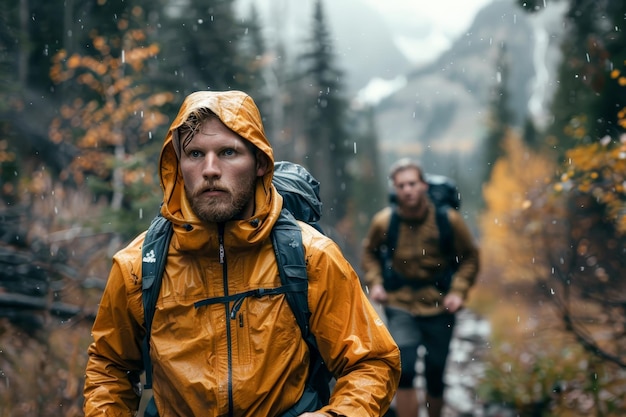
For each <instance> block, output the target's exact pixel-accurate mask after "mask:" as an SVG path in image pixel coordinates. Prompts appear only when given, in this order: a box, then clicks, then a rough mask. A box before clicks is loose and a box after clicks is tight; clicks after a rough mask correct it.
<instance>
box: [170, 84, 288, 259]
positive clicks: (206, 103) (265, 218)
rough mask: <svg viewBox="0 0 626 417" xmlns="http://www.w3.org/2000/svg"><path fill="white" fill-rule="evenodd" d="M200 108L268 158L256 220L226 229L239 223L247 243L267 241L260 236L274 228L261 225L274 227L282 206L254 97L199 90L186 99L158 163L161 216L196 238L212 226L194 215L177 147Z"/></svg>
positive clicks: (257, 195)
mask: <svg viewBox="0 0 626 417" xmlns="http://www.w3.org/2000/svg"><path fill="white" fill-rule="evenodd" d="M200 108H207V109H209V110H211V111H212V112H213V113H215V115H217V117H218V118H219V119H220V120H221V121H222V123H224V124H225V125H226V126H227V127H228V128H229V129H231V130H232V131H233V132H235V133H237V134H238V135H239V136H241V138H243V139H244V140H247V141H249V142H250V143H252V144H253V145H254V146H256V147H257V148H258V149H259V150H260V151H261V152H262V153H264V154H265V156H266V157H267V160H268V170H267V172H266V173H265V175H264V176H263V177H262V178H259V179H258V180H257V185H256V193H255V210H254V215H253V217H252V218H251V219H244V220H241V221H232V222H228V223H227V224H228V226H227V228H232V227H234V225H232V224H231V223H237V226H238V227H239V228H240V229H243V230H244V233H247V236H239V237H240V238H244V239H245V240H246V241H248V242H252V241H257V240H258V239H261V238H264V237H265V233H261V234H260V230H261V229H271V226H270V227H269V228H260V227H259V225H261V224H263V223H268V222H269V223H270V224H271V225H273V223H274V222H275V220H276V218H277V217H278V214H279V212H280V208H281V207H282V198H281V196H280V195H279V194H278V193H277V192H276V191H275V189H274V187H273V185H272V176H273V171H274V153H273V150H272V147H271V145H270V143H269V141H268V140H267V138H266V136H265V132H264V129H263V122H262V120H261V115H260V113H259V110H258V108H257V106H256V104H255V103H254V101H253V100H252V97H250V96H249V95H248V94H246V93H244V92H241V91H197V92H195V93H192V94H190V95H189V96H187V97H186V98H185V100H184V102H183V104H182V105H181V107H180V110H179V111H178V115H177V116H176V118H175V119H174V121H173V122H172V124H171V125H170V128H169V130H168V132H167V135H166V137H165V142H164V143H163V147H162V149H161V156H160V160H159V176H160V183H161V189H162V190H163V204H162V206H161V214H162V215H163V216H164V217H165V218H167V219H168V220H170V221H171V222H172V223H173V224H174V227H175V228H174V230H175V231H176V229H177V227H176V226H179V227H183V228H184V229H185V230H186V231H187V232H191V231H192V230H193V231H195V233H193V234H195V235H202V234H204V235H206V233H202V230H204V231H206V228H207V226H209V225H205V224H203V223H202V221H200V219H198V217H197V216H196V215H195V214H194V213H193V211H192V210H191V206H190V204H189V202H188V201H187V198H186V196H185V185H184V181H183V176H182V173H181V171H180V164H179V158H178V155H177V151H176V149H175V146H176V145H177V144H178V128H179V127H180V126H181V125H182V124H183V123H184V122H185V121H186V120H187V118H188V117H189V115H190V114H191V112H192V111H195V110H197V109H200ZM227 232H228V230H227ZM267 233H269V230H268V231H267ZM198 239H199V236H196V237H195V238H194V239H193V240H194V241H196V242H195V243H192V242H187V243H188V244H190V246H191V247H189V249H194V247H195V248H196V249H197V248H198V247H199V246H202V243H201V241H202V240H205V239H200V240H198ZM184 246H187V245H184Z"/></svg>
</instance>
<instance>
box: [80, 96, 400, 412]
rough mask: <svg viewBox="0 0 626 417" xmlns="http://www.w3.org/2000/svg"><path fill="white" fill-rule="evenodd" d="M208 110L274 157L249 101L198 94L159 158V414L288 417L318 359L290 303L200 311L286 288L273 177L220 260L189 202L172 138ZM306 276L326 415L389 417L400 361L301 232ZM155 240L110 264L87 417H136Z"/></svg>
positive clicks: (318, 246)
mask: <svg viewBox="0 0 626 417" xmlns="http://www.w3.org/2000/svg"><path fill="white" fill-rule="evenodd" d="M200 107H206V108H209V109H211V110H212V111H213V112H214V113H215V114H217V116H218V117H219V118H220V119H221V120H222V122H223V123H224V124H226V126H228V127H229V128H230V129H231V130H233V131H234V132H236V133H238V134H239V135H240V136H241V137H242V138H244V139H246V140H249V141H250V142H252V143H253V144H254V145H255V146H256V147H257V148H258V149H260V150H261V151H262V152H264V153H265V154H266V155H267V157H268V159H269V160H270V162H271V163H270V167H272V166H273V163H274V158H273V152H272V148H271V146H270V144H269V142H268V140H267V139H266V137H265V134H264V131H263V126H262V122H261V117H260V115H259V112H258V110H257V108H256V106H255V104H254V102H253V101H252V99H251V98H250V97H249V96H247V95H246V94H244V93H242V92H237V91H230V92H208V91H203V92H196V93H193V94H191V95H190V96H189V97H187V99H186V100H185V101H184V103H183V105H182V107H181V109H180V111H179V113H178V115H177V117H176V119H175V120H174V122H173V123H172V125H171V126H170V130H169V133H168V134H167V136H166V138H165V143H164V144H163V149H162V151H161V159H160V164H159V168H160V179H161V187H162V189H163V191H164V197H163V206H162V208H161V213H162V215H163V216H164V217H166V218H167V219H168V220H170V221H171V222H172V223H173V226H174V235H173V237H172V241H171V243H170V248H169V253H168V258H167V259H168V262H167V266H166V270H165V274H164V276H163V283H162V287H161V293H160V296H159V299H158V301H157V305H156V312H155V315H154V321H153V324H152V334H151V339H150V340H151V342H150V354H151V359H152V363H153V379H154V382H153V393H154V398H155V401H156V405H157V408H158V410H159V415H160V416H161V417H169V416H181V417H191V416H202V417H211V416H228V415H231V416H255V417H269V416H279V415H281V414H282V413H283V412H284V411H285V410H287V409H289V408H290V407H291V406H292V405H293V404H294V403H295V402H296V401H297V400H298V399H299V397H300V396H301V394H302V392H303V389H304V384H305V381H306V379H307V374H308V364H309V351H308V348H307V345H306V343H305V342H304V340H303V339H302V337H301V334H300V329H299V327H298V324H297V323H296V320H295V317H294V315H293V313H292V311H291V309H290V307H289V305H288V303H287V301H286V299H285V297H284V295H273V296H266V297H259V298H256V297H250V298H246V299H245V301H244V303H243V305H242V307H241V309H240V310H239V312H238V314H237V316H236V317H235V318H230V317H229V310H230V309H231V308H232V306H225V305H224V304H223V303H222V304H214V305H207V306H203V307H200V308H196V307H194V302H196V301H199V300H204V299H207V298H211V297H219V296H223V295H225V294H227V293H228V294H235V293H241V292H244V291H247V290H250V289H255V288H274V287H279V286H280V285H281V283H280V278H279V275H278V269H277V265H276V262H275V255H274V251H273V248H272V243H271V239H270V231H271V229H272V226H273V224H274V223H275V222H276V219H277V218H278V216H279V212H280V209H281V207H282V197H281V196H280V195H279V194H278V193H277V191H276V190H275V188H274V186H273V185H272V174H273V172H272V169H270V170H268V173H267V174H266V175H265V176H264V177H263V178H260V179H259V180H258V181H257V186H256V201H255V203H256V204H255V212H254V215H253V216H252V217H251V218H249V219H245V220H233V221H230V222H227V223H226V224H225V229H224V233H223V245H222V247H223V249H224V252H223V258H222V259H223V263H220V242H219V241H218V225H217V224H204V223H202V222H201V221H200V220H199V219H198V218H197V217H196V215H195V214H194V213H193V211H192V210H191V208H190V204H189V202H188V201H187V199H186V197H185V192H184V183H183V178H182V175H181V172H180V168H179V164H178V158H177V156H176V153H175V151H174V146H173V142H172V137H173V133H174V132H175V130H176V129H177V128H178V127H179V126H180V125H181V124H182V123H183V121H184V120H185V119H186V118H187V116H188V115H189V113H190V111H191V110H192V109H197V108H200ZM301 225H302V238H303V246H304V248H305V253H306V262H307V272H308V277H309V292H308V297H309V308H310V311H311V312H312V316H311V318H310V327H311V331H312V332H313V334H314V335H315V337H316V339H317V342H318V345H319V349H320V353H321V355H322V357H323V358H324V360H325V362H326V364H327V366H328V367H329V369H330V370H331V371H332V373H333V374H334V375H335V376H336V378H337V381H336V385H335V386H334V390H333V392H332V394H331V399H330V404H329V405H328V406H326V407H324V408H323V409H322V410H321V412H322V413H324V415H327V416H350V417H359V416H379V415H382V414H383V413H384V412H385V411H386V410H387V408H388V406H389V404H390V402H391V399H392V398H393V395H394V393H395V389H396V386H397V384H398V379H399V375H400V358H399V351H398V349H397V347H396V345H395V343H394V341H393V339H392V338H391V336H390V335H389V333H388V331H387V329H386V328H385V326H384V325H383V322H382V321H381V320H380V318H379V317H378V315H377V313H376V312H375V311H374V310H373V308H372V307H371V305H370V303H369V301H368V300H367V298H366V297H365V296H364V293H363V291H362V289H361V287H360V284H359V279H358V277H357V276H356V274H355V272H354V270H353V268H352V267H351V266H350V265H349V263H348V262H347V261H346V260H345V259H344V257H343V255H342V253H341V251H340V249H339V248H338V246H337V245H336V244H335V243H334V242H333V241H332V240H330V239H328V238H327V237H325V236H323V235H322V234H320V233H318V232H317V231H316V230H314V228H312V227H310V226H308V225H306V224H304V223H301ZM144 237H145V233H143V234H141V235H140V236H138V237H137V238H136V239H135V240H134V241H133V242H131V243H130V244H129V245H128V246H127V247H126V248H124V249H122V250H121V251H119V252H118V253H117V254H116V255H115V256H114V258H113V266H112V269H111V272H110V275H109V279H108V282H107V286H106V289H105V291H104V294H103V296H102V300H101V304H100V306H99V311H98V315H97V318H96V320H95V323H94V326H93V338H94V341H93V343H92V344H91V345H90V346H89V350H88V354H89V359H88V363H87V369H86V382H85V389H84V395H85V407H84V409H85V414H86V416H88V417H89V416H132V415H134V414H135V412H136V410H137V408H138V406H139V401H140V397H139V396H138V394H137V393H136V390H135V389H134V387H133V384H132V382H131V380H130V379H129V375H132V374H133V373H137V372H140V371H141V370H142V368H143V365H142V357H141V354H142V352H141V342H142V338H143V336H144V334H145V331H146V329H145V327H144V318H143V305H142V298H141V293H142V287H141V247H142V243H143V240H144Z"/></svg>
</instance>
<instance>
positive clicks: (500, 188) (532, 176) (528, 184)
mask: <svg viewBox="0 0 626 417" xmlns="http://www.w3.org/2000/svg"><path fill="white" fill-rule="evenodd" d="M504 149H505V157H504V158H502V159H500V160H498V161H497V162H496V164H495V165H494V168H493V170H492V174H491V179H490V181H489V182H488V183H487V184H486V185H485V186H484V188H483V197H484V200H485V204H486V210H485V212H484V213H483V214H482V216H481V219H480V222H481V230H482V233H483V237H482V241H481V247H482V253H483V254H484V258H485V260H484V263H483V264H484V265H486V266H487V267H488V268H490V269H494V271H501V272H499V273H498V275H499V278H498V279H501V280H503V281H508V282H519V281H526V282H529V281H532V280H534V278H535V277H536V276H538V275H543V274H544V273H545V266H544V265H542V264H541V262H538V259H537V256H536V254H537V253H541V251H542V247H543V245H544V243H543V239H541V238H540V237H541V235H542V233H544V232H545V231H546V224H547V223H550V222H551V221H552V218H551V213H550V211H547V212H546V211H545V210H552V209H548V208H547V205H546V203H547V202H546V197H545V195H546V190H547V189H549V187H550V182H551V179H552V178H553V177H554V174H555V165H554V163H553V162H552V161H551V160H549V159H548V158H546V157H544V156H542V155H539V154H536V153H534V152H533V151H531V150H529V149H528V148H527V147H525V146H524V145H523V144H522V142H521V140H520V139H519V138H517V137H515V136H513V135H510V136H509V137H508V138H506V140H505V142H504ZM538 269H539V271H538Z"/></svg>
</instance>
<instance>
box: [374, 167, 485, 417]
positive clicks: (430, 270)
mask: <svg viewBox="0 0 626 417" xmlns="http://www.w3.org/2000/svg"><path fill="white" fill-rule="evenodd" d="M389 179H390V180H391V182H392V185H393V192H394V194H395V196H396V199H397V208H392V207H386V208H384V209H383V210H381V211H380V212H378V213H376V214H375V215H374V218H373V219H372V222H371V224H370V228H369V232H368V234H367V237H366V239H365V241H364V251H363V258H362V262H363V269H364V270H365V283H366V284H367V286H368V289H369V294H370V299H371V300H372V302H374V303H376V304H379V303H380V304H381V305H383V306H384V307H385V313H386V316H387V320H388V326H389V330H390V332H391V334H392V336H393V337H394V339H395V341H396V343H397V344H398V346H399V347H400V351H401V358H402V359H401V362H402V375H401V377H400V383H399V387H398V392H397V396H396V402H395V404H396V413H397V415H398V417H416V416H417V415H418V401H417V393H416V390H415V388H414V382H415V377H416V371H415V363H416V360H417V350H418V348H419V347H420V346H424V347H425V348H426V356H425V358H424V377H425V380H426V394H427V397H426V401H427V404H426V405H427V407H428V415H429V417H439V416H440V415H441V410H442V407H443V397H444V380H443V379H444V370H445V365H446V360H447V357H448V352H449V348H450V340H451V338H452V334H453V329H454V324H455V313H457V312H458V311H459V310H460V309H461V308H462V307H463V304H464V301H465V299H466V298H467V295H468V291H469V289H470V287H471V286H472V285H473V284H474V281H475V279H476V275H477V274H478V268H479V252H478V247H477V245H476V243H475V241H474V238H473V237H472V234H471V232H470V230H469V229H468V228H467V226H466V224H465V222H464V221H463V218H462V217H461V214H460V213H459V212H458V211H457V210H455V209H453V208H449V209H447V210H446V211H445V212H443V213H441V212H440V213H437V212H436V210H438V209H436V207H435V205H434V204H433V202H432V201H431V199H430V198H429V196H428V187H429V186H428V183H427V182H426V181H425V178H424V173H423V172H422V168H421V166H420V165H419V164H418V163H417V162H415V161H412V160H411V159H408V158H405V159H401V160H399V161H397V162H396V163H395V164H394V165H393V166H392V167H391V169H390V175H389ZM392 210H397V215H398V216H399V226H398V232H397V243H396V245H395V250H394V251H393V252H392V256H391V259H392V262H391V271H392V272H393V273H392V274H391V276H387V279H385V275H386V274H384V273H383V272H384V271H383V266H382V264H381V257H382V256H383V253H384V252H385V250H386V249H385V248H386V247H387V246H388V241H387V236H388V235H389V233H390V232H389V229H390V223H391V218H392ZM439 210H442V209H439ZM442 215H443V216H445V217H446V218H447V223H449V225H450V229H451V233H450V234H451V241H452V244H451V245H449V246H451V252H452V253H444V249H442V244H441V237H442V235H446V234H445V233H442V231H441V230H440V229H439V226H438V220H437V216H442ZM443 246H444V247H445V246H447V245H443ZM383 258H384V257H383ZM453 262H454V263H456V264H457V266H456V268H454V269H451V267H452V265H451V264H452V263H453ZM451 271H454V272H453V273H452V272H451ZM451 273H452V275H451V278H450V282H449V285H446V288H442V287H443V286H441V285H439V286H438V285H437V280H438V279H439V280H440V281H444V280H443V279H441V278H443V277H444V276H446V275H447V276H450V275H449V274H451ZM389 281H392V282H389Z"/></svg>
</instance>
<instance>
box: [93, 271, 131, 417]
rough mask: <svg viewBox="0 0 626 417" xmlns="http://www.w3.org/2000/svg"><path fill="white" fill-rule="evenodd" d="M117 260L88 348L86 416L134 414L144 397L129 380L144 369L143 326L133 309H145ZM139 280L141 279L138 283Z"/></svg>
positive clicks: (128, 276) (110, 275) (129, 277)
mask: <svg viewBox="0 0 626 417" xmlns="http://www.w3.org/2000/svg"><path fill="white" fill-rule="evenodd" d="M127 271H128V269H127V268H122V267H120V263H119V259H118V260H115V259H114V263H113V267H112V269H111V273H110V274H109V279H108V281H107V285H106V288H105V290H104V293H103V295H102V300H101V302H100V307H99V310H98V314H97V316H96V320H95V322H94V325H93V329H92V334H93V342H92V344H91V345H90V346H89V348H88V361H87V368H86V380H85V388H84V395H85V404H84V411H85V416H86V417H89V416H96V415H97V416H102V415H128V416H130V415H133V413H134V412H135V411H136V410H137V409H138V407H139V400H140V396H138V395H137V393H136V392H135V390H134V389H133V384H132V383H131V380H130V379H129V375H131V374H130V373H131V372H133V371H134V372H135V374H136V375H138V372H139V371H140V370H141V369H142V367H143V366H142V362H141V349H140V347H141V344H140V341H141V339H140V333H142V331H141V328H140V324H139V323H138V322H137V320H136V319H135V316H134V314H133V313H131V309H132V308H135V309H136V308H141V307H140V305H138V304H137V303H141V283H139V285H138V288H139V293H138V294H132V293H131V294H129V293H128V288H127V285H126V283H125V282H126V281H127V280H132V279H133V277H131V276H130V274H129V273H128V272H127ZM135 281H137V280H135Z"/></svg>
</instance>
